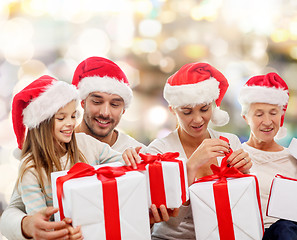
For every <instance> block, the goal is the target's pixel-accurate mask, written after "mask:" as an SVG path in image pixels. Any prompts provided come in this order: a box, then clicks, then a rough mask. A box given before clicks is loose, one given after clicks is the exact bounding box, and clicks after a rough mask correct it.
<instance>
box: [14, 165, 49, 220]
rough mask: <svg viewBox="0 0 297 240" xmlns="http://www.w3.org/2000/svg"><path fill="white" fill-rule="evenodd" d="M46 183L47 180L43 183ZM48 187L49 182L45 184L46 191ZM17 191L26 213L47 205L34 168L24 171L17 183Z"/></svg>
mask: <svg viewBox="0 0 297 240" xmlns="http://www.w3.org/2000/svg"><path fill="white" fill-rule="evenodd" d="M44 180H45V179H44ZM47 183H48V181H45V184H47ZM50 189H51V186H50V185H49V184H47V185H45V191H46V192H47V191H48V190H50ZM19 192H20V195H21V198H22V200H23V203H24V204H25V208H26V212H27V214H29V215H33V214H34V213H36V212H38V211H40V210H41V209H43V208H45V207H46V206H47V205H46V197H45V194H44V193H43V192H42V189H41V185H40V183H39V181H38V178H37V173H36V171H35V169H33V168H30V169H28V170H27V171H26V172H25V173H24V175H23V178H22V181H21V182H20V184H19ZM50 197H51V196H50Z"/></svg>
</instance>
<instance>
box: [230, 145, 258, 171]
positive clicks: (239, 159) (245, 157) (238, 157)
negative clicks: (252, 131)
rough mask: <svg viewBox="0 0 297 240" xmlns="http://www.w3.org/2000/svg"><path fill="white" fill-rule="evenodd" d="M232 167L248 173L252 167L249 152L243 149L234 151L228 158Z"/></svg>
mask: <svg viewBox="0 0 297 240" xmlns="http://www.w3.org/2000/svg"><path fill="white" fill-rule="evenodd" d="M227 162H228V164H229V166H230V167H235V168H237V169H238V170H239V171H241V172H242V173H248V172H249V169H250V168H251V167H252V161H251V158H250V157H249V154H248V153H247V152H245V151H244V150H243V149H238V150H236V151H234V152H233V153H232V154H231V155H230V156H229V158H228V160H227Z"/></svg>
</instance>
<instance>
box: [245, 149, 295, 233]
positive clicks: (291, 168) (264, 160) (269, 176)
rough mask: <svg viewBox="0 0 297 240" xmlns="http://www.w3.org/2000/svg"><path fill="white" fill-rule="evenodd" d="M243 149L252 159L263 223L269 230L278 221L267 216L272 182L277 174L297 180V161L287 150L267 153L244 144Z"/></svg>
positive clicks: (252, 170) (252, 169)
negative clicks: (258, 189) (257, 183)
mask: <svg viewBox="0 0 297 240" xmlns="http://www.w3.org/2000/svg"><path fill="white" fill-rule="evenodd" d="M242 148H243V149H244V150H245V151H246V152H248V153H249V156H250V158H251V159H252V163H253V166H252V168H251V172H253V173H255V174H256V176H257V178H258V181H259V188H260V197H261V206H262V213H263V221H264V226H265V228H268V227H269V226H270V225H271V224H273V223H274V222H276V221H277V220H278V219H277V218H272V217H267V216H266V208H267V202H268V198H269V192H270V186H271V183H272V180H273V178H274V176H275V175H276V174H281V175H284V176H286V177H291V178H297V160H296V159H295V158H294V157H293V156H292V155H290V153H289V150H288V149H287V148H284V150H282V151H279V152H267V151H262V150H259V149H256V148H253V147H251V146H249V145H248V144H246V143H243V144H242Z"/></svg>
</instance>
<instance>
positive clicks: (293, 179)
mask: <svg viewBox="0 0 297 240" xmlns="http://www.w3.org/2000/svg"><path fill="white" fill-rule="evenodd" d="M275 178H283V179H287V180H291V181H297V179H296V178H290V177H286V176H283V175H281V174H276V175H275V176H274V179H273V180H272V183H271V185H270V191H269V197H268V203H267V208H266V216H269V215H268V209H269V203H270V197H271V190H272V187H273V183H274V180H275Z"/></svg>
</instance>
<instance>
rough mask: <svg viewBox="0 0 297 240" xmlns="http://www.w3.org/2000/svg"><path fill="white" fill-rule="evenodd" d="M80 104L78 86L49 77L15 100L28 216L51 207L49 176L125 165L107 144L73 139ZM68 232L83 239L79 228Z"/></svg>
mask: <svg viewBox="0 0 297 240" xmlns="http://www.w3.org/2000/svg"><path fill="white" fill-rule="evenodd" d="M77 99H78V93H77V90H76V88H75V87H74V86H72V85H70V84H67V83H65V82H62V81H58V80H56V79H54V78H52V77H50V76H42V77H40V78H39V79H37V80H35V81H34V82H32V83H31V84H29V85H28V86H27V87H26V88H24V89H23V90H22V91H20V92H19V93H18V94H16V95H15V97H14V99H13V104H12V120H13V127H14V131H15V134H16V137H17V142H18V147H19V148H20V149H21V150H22V153H21V157H22V161H21V167H20V171H19V177H18V181H17V184H18V189H19V192H20V194H21V197H22V200H23V202H24V204H25V207H26V212H27V214H30V215H33V214H34V213H36V212H38V211H40V210H41V209H43V208H45V207H47V206H52V192H51V184H50V174H51V172H54V171H61V170H66V169H69V168H70V167H72V166H73V165H74V164H75V163H77V162H87V163H89V164H91V165H96V164H101V163H108V162H114V161H122V162H123V158H122V155H121V154H120V153H118V152H116V151H113V150H112V149H111V148H110V147H109V146H108V145H107V144H105V143H102V142H100V141H98V140H96V139H94V138H93V137H91V136H88V135H86V134H84V133H79V134H73V132H74V128H75V124H76V115H77V112H76V106H77ZM26 128H28V131H27V134H26V133H25V132H26ZM123 156H125V153H124V154H123ZM132 161H133V160H132ZM127 165H130V163H128V160H127ZM70 229H71V228H70ZM72 230H73V229H72ZM70 233H72V238H75V239H80V238H81V234H79V233H80V231H79V228H77V229H76V230H75V231H70Z"/></svg>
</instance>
